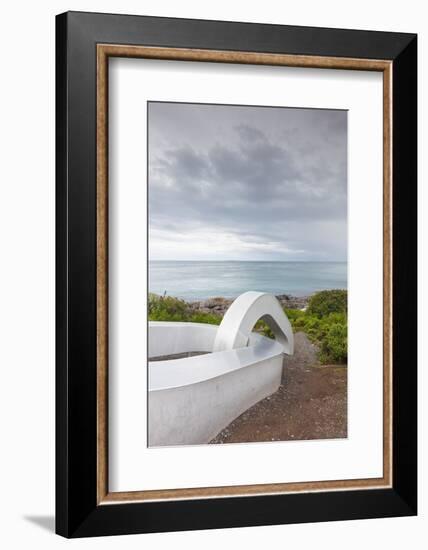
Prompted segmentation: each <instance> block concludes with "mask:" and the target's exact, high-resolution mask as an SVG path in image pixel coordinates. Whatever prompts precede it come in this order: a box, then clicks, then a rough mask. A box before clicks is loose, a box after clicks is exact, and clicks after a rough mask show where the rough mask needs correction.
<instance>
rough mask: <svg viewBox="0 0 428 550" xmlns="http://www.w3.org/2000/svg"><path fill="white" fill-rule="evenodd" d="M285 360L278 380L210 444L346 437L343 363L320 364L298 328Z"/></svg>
mask: <svg viewBox="0 0 428 550" xmlns="http://www.w3.org/2000/svg"><path fill="white" fill-rule="evenodd" d="M294 338H295V340H294V345H295V351H294V355H293V356H292V357H288V356H286V357H285V359H284V369H283V378H282V383H281V385H280V387H279V389H278V391H276V392H275V393H274V394H272V395H271V396H270V397H266V398H265V399H263V400H262V401H259V402H258V403H256V404H255V405H254V406H253V407H251V408H250V409H248V410H247V411H245V412H244V413H243V414H241V416H239V417H238V418H236V419H235V420H234V421H233V422H232V423H231V424H229V426H227V427H226V428H225V429H224V430H222V431H221V432H220V433H219V434H218V435H217V436H216V437H215V438H214V439H213V440H212V441H211V443H244V442H254V441H290V440H305V439H334V438H346V437H347V369H346V366H338V365H320V364H319V362H318V359H317V349H316V347H315V346H314V345H313V344H312V343H311V342H310V341H309V339H308V338H307V336H306V335H305V334H303V333H301V332H298V333H296V334H295V335H294Z"/></svg>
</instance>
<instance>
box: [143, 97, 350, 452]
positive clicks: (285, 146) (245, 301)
mask: <svg viewBox="0 0 428 550" xmlns="http://www.w3.org/2000/svg"><path fill="white" fill-rule="evenodd" d="M147 109H148V256H149V257H148V260H149V262H148V445H149V447H160V446H182V445H205V444H233V443H254V442H259V443H260V442H272V441H276V442H278V441H283V442H289V441H299V440H300V441H301V440H321V439H340V438H346V437H347V393H348V388H347V349H348V346H347V316H348V315H347V111H345V110H330V109H305V108H287V107H274V106H272V107H271V106H246V105H217V104H197V103H174V102H156V101H151V102H148V104H147Z"/></svg>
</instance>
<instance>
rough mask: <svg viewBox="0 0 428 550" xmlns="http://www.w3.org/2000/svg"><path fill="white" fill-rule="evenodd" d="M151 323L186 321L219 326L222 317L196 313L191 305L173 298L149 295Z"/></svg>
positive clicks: (200, 312) (202, 312)
mask: <svg viewBox="0 0 428 550" xmlns="http://www.w3.org/2000/svg"><path fill="white" fill-rule="evenodd" d="M148 314H149V321H175V322H179V321H184V322H187V323H209V324H211V325H219V324H220V321H221V317H220V316H219V315H215V314H214V313H205V312H204V311H194V310H192V309H191V308H190V307H189V305H188V304H187V303H186V302H185V301H184V300H180V299H179V298H174V297H173V296H159V295H158V294H152V293H150V294H149V306H148Z"/></svg>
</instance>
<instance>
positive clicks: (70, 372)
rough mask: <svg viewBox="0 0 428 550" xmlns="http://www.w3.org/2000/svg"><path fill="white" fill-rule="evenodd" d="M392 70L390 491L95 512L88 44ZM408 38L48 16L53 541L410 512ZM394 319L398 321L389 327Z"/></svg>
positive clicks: (411, 46)
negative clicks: (336, 60) (52, 54)
mask: <svg viewBox="0 0 428 550" xmlns="http://www.w3.org/2000/svg"><path fill="white" fill-rule="evenodd" d="M97 43H111V44H126V45H146V46H170V47H176V48H177V47H178V48H184V47H187V48H198V49H215V50H233V51H253V52H266V53H282V54H296V55H316V56H333V57H351V58H363V59H379V60H380V59H382V60H391V61H393V121H392V127H393V411H394V412H393V487H392V488H391V489H365V490H346V491H329V492H327V491H326V492H315V493H296V494H280V495H271V496H248V497H227V498H209V499H195V500H182V501H163V502H145V503H126V504H107V505H99V506H97V494H96V492H97V491H96V488H97V479H96V472H97V448H96V446H97V432H96V425H97V423H96V406H97V401H96V44H97ZM416 74H417V36H416V35H414V34H404V33H385V32H373V31H354V30H342V29H325V28H310V27H291V26H280V25H265V24H250V23H232V22H224V21H221V22H219V21H202V20H192V19H174V18H163V17H162V18H158V17H142V16H128V15H111V14H95V13H82V12H67V13H64V14H61V15H58V16H57V17H56V98H57V100H56V101H57V102H56V159H57V161H56V243H57V245H56V253H57V260H56V304H57V305H56V532H57V533H58V534H60V535H62V536H65V537H84V536H99V535H114V534H127V533H145V532H161V531H179V530H192V529H209V528H221V527H240V526H254V525H274V524H285V523H303V522H317V521H333V520H345V519H362V518H374V517H394V516H410V515H415V514H416V513H417V443H416V441H417V402H416V397H417V372H416V366H417V341H416V339H417V336H416V334H417V333H416V325H417V312H416V297H417V296H416V293H417V290H416V287H417V263H416V262H417V259H416V258H417V240H416V239H417V225H416V219H417V218H416V216H417V208H416V200H417V189H416V180H417V173H416V171H417V168H416V167H417V147H416V146H417V122H416V120H417V119H416V116H417V106H416V100H417V76H416ZM400 320H402V321H401V322H400Z"/></svg>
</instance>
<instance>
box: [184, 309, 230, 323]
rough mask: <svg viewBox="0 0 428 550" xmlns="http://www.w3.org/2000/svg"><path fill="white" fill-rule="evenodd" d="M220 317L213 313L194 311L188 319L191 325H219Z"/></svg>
mask: <svg viewBox="0 0 428 550" xmlns="http://www.w3.org/2000/svg"><path fill="white" fill-rule="evenodd" d="M221 319H222V318H221V317H220V315H216V314H215V313H205V312H204V311H196V312H195V313H192V314H191V315H190V317H189V321H190V322H191V323H208V324H209V325H219V324H220V323H221Z"/></svg>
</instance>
